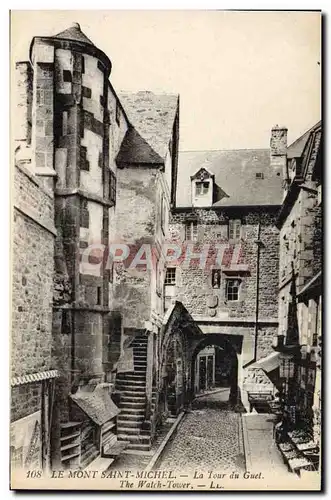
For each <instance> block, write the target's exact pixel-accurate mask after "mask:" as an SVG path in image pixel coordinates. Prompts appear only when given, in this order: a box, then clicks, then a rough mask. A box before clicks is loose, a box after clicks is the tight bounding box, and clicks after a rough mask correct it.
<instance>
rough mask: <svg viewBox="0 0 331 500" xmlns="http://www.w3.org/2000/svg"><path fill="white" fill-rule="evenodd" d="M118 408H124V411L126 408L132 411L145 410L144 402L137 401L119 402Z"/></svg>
mask: <svg viewBox="0 0 331 500" xmlns="http://www.w3.org/2000/svg"><path fill="white" fill-rule="evenodd" d="M119 407H120V408H125V409H126V410H127V409H128V408H131V409H132V410H134V409H143V408H145V401H142V402H140V401H137V402H132V401H130V402H129V401H123V402H122V401H120V404H119Z"/></svg>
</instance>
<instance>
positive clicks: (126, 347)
mask: <svg viewBox="0 0 331 500" xmlns="http://www.w3.org/2000/svg"><path fill="white" fill-rule="evenodd" d="M110 74H111V61H110V60H109V58H108V56H107V55H106V54H105V53H104V52H102V51H101V50H100V49H98V48H97V47H95V45H93V43H92V42H91V41H90V40H89V39H88V38H87V37H86V35H85V34H84V33H83V32H82V31H81V29H80V27H79V25H78V24H76V23H75V24H73V25H72V26H71V27H70V28H68V29H67V30H65V31H63V32H61V33H59V34H58V35H55V36H52V37H35V38H34V39H33V40H32V43H31V46H30V61H29V62H22V63H19V64H18V65H17V75H18V89H19V105H18V106H19V107H18V113H17V117H16V118H17V124H16V125H15V127H16V128H15V130H17V136H16V137H17V141H16V152H15V158H16V167H15V169H16V170H15V182H16V184H15V186H17V198H16V199H15V200H17V201H15V217H16V219H15V221H14V224H15V228H14V244H15V246H14V256H13V258H14V266H15V268H14V284H13V286H14V302H13V307H14V309H13V361H12V366H13V377H15V378H14V380H15V381H16V382H14V386H15V387H13V416H12V418H13V420H14V421H16V420H18V419H21V418H22V417H25V416H26V415H28V414H30V413H32V412H36V411H39V410H40V408H42V411H41V415H42V417H41V418H42V419H44V420H45V424H44V427H46V426H47V425H48V428H47V432H48V436H50V438H49V439H48V438H47V439H46V443H49V444H50V446H48V448H47V450H46V448H45V453H44V455H43V456H45V457H46V458H44V461H45V460H46V461H47V460H48V462H49V460H50V457H51V459H52V467H53V468H56V467H60V468H65V467H69V468H71V467H82V468H84V467H87V466H89V464H91V463H93V461H94V459H98V457H100V456H101V457H108V458H109V457H112V456H113V455H114V454H116V453H117V452H119V450H121V449H123V447H125V446H126V447H128V448H131V449H136V450H148V449H150V447H151V444H152V441H153V438H154V434H155V431H156V428H157V426H158V425H160V424H161V423H162V421H163V420H164V419H165V418H166V417H167V416H169V415H172V416H174V415H176V414H178V412H179V411H181V410H182V409H183V408H184V407H187V406H188V405H189V404H190V402H191V400H192V397H193V396H194V392H195V387H196V373H195V367H196V359H197V357H198V356H199V352H207V351H208V347H210V346H212V345H214V346H216V347H217V352H218V353H219V356H218V358H219V359H223V360H224V364H225V365H226V366H227V370H226V376H224V377H223V378H224V379H226V380H227V381H228V380H231V392H230V397H231V400H232V401H233V402H234V403H239V402H241V403H243V405H244V407H245V408H246V409H249V406H250V405H249V403H251V400H252V394H255V395H256V394H264V395H265V394H269V395H271V394H273V393H274V392H275V390H276V388H277V387H278V378H277V373H278V369H279V354H278V353H275V352H273V350H272V341H273V338H274V337H275V336H276V335H277V332H278V328H279V326H278V304H277V300H276V297H277V291H278V280H279V272H281V273H282V272H283V267H282V268H281V270H280V271H279V247H280V245H281V247H282V245H283V240H282V238H281V240H280V239H279V230H278V229H277V227H276V222H277V221H278V224H279V227H281V226H282V224H283V222H282V221H286V218H287V212H286V210H287V209H286V208H285V209H284V206H285V205H286V206H290V205H289V203H290V201H288V200H293V199H294V198H293V196H294V195H288V197H286V198H285V199H284V201H283V208H282V211H281V212H280V209H281V205H282V200H283V198H282V196H283V190H282V183H283V180H284V179H287V178H288V172H289V167H288V158H290V156H289V154H290V149H291V148H290V149H287V131H286V129H284V128H280V127H274V128H273V129H272V132H271V140H270V149H258V150H232V151H199V152H181V153H179V96H178V95H166V94H162V95H156V94H154V93H152V92H147V91H143V92H137V93H135V94H128V93H118V94H117V93H116V92H115V90H114V88H113V87H112V85H111V82H110V79H109V78H110ZM301 153H302V152H301ZM301 153H300V155H301ZM293 158H294V157H293ZM295 158H296V157H295ZM293 161H294V160H293ZM291 168H292V167H291ZM314 172H315V171H314ZM317 175H318V174H317V170H316V173H314V176H317ZM316 178H317V177H316ZM314 182H315V183H316V181H315V180H314ZM290 185H291V183H288V186H290ZM293 185H295V186H296V185H297V184H296V183H295V182H293ZM293 189H297V188H296V187H295V188H293ZM300 189H301V188H300ZM302 190H303V192H305V193H306V191H307V190H306V191H305V190H304V189H303V188H302ZM290 191H291V188H289V192H290ZM295 192H296V191H295ZM307 192H309V193H310V191H309V189H308V191H307ZM302 196H306V195H302ZM306 197H307V199H308V198H309V196H308V195H307V196H306ZM309 199H310V198H309ZM291 202H292V201H291ZM309 203H310V202H309ZM310 208H312V207H310ZM32 209H33V210H32ZM279 212H280V213H281V215H280V216H279ZM311 215H312V214H310V216H311ZM307 216H308V214H307ZM307 221H308V219H307ZM286 231H287V230H286ZM286 234H287V232H286ZM316 234H317V229H316ZM22 235H23V237H22ZM280 241H281V244H280ZM284 241H285V240H284ZM36 242H39V243H40V245H39V246H38V244H37V243H36ZM22 245H24V246H26V248H27V251H26V249H25V248H23V247H22ZM36 247H38V248H36ZM291 248H292V247H291ZM41 249H42V250H41ZM316 249H317V246H316ZM304 250H305V252H308V253H309V251H310V249H309V248H305V249H304ZM39 251H40V253H39ZM282 251H283V250H281V252H282ZM308 253H307V254H305V255H307V259H308ZM309 255H310V254H309ZM282 258H283V257H282ZM284 258H285V257H284ZM309 259H311V256H310V257H309ZM28 264H29V265H28ZM315 271H316V272H317V271H318V269H316V270H314V272H315ZM304 276H306V275H304ZM309 276H310V275H309ZM311 278H312V276H311ZM317 279H318V278H317ZM29 283H30V284H31V293H33V297H34V299H35V300H31V299H30V289H29ZM307 283H308V280H305V281H304V282H303V281H300V283H299V282H298V283H297V286H303V285H306V284H307ZM312 283H314V282H312ZM316 283H317V282H316ZM312 287H313V285H311V286H309V287H308V288H307V289H300V290H301V292H302V293H301V295H300V294H299V296H300V297H301V299H300V301H301V302H300V303H301V304H302V305H301V306H300V307H301V308H302V311H305V309H304V305H305V304H306V303H307V300H308V305H309V307H312V304H313V302H311V295H309V294H311V291H312V289H313V288H312ZM286 293H287V292H286ZM314 293H315V292H314ZM287 296H288V294H287V295H286V297H287ZM284 300H287V298H286V299H284ZM28 311H29V312H31V311H32V313H33V314H30V317H29V318H27V317H26V314H27V312H28ZM282 314H283V313H282ZM282 314H281V315H280V316H279V318H280V319H279V320H280V325H281V326H280V328H283V329H284V328H285V326H284V321H283V319H282ZM302 314H306V313H304V312H303V313H302ZM29 322H30V323H29ZM26 324H28V325H30V324H31V328H30V327H29V328H26ZM281 331H282V330H281ZM39 332H41V333H42V339H43V341H42V342H40V339H39V335H40V334H39ZM22 349H24V350H26V352H27V353H28V354H30V353H31V355H28V356H26V359H25V361H24V363H23V362H22V361H21V359H20V358H21V357H22V356H21V354H22ZM204 349H207V351H203V350H204ZM218 358H217V359H218ZM215 359H216V355H215ZM216 368H217V367H215V377H216V372H217V369H216ZM32 373H36V374H37V379H36V378H32V379H31V377H30V374H32ZM22 377H23V378H22ZM24 377H27V378H24ZM53 378H56V382H49V380H53ZM46 380H47V381H48V382H45V381H46ZM40 391H42V392H40ZM48 392H51V393H52V397H48V395H47V394H48ZM43 395H46V396H45V397H44V396H43ZM250 397H251V400H250ZM44 400H45V402H43V401H44ZM23 401H24V405H23V404H22V402H23ZM47 405H48V406H49V407H50V410H47ZM45 408H46V410H45ZM45 412H46V413H47V412H48V413H49V414H48V417H46V416H45V415H46V413H45ZM115 443H116V446H117V448H116V449H117V452H116V453H115V452H114V446H115ZM42 446H45V445H43V444H42ZM121 447H122V448H121ZM50 448H51V449H50ZM111 450H112V451H111ZM111 453H112V454H113V455H112V454H111ZM107 464H108V465H109V462H106V464H104V465H105V466H107ZM100 467H101V468H102V467H103V465H102V464H101V463H98V468H100Z"/></svg>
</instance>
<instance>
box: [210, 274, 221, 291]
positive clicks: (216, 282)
mask: <svg viewBox="0 0 331 500" xmlns="http://www.w3.org/2000/svg"><path fill="white" fill-rule="evenodd" d="M211 284H212V287H213V288H221V270H220V269H213V270H212V273H211Z"/></svg>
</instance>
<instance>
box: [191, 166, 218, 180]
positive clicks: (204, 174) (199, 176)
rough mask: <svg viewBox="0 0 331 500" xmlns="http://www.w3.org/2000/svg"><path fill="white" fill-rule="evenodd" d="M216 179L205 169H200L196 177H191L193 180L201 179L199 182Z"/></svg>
mask: <svg viewBox="0 0 331 500" xmlns="http://www.w3.org/2000/svg"><path fill="white" fill-rule="evenodd" d="M213 177H215V176H214V174H211V173H210V172H208V170H206V169H205V168H200V169H199V170H198V171H197V172H196V173H195V174H194V175H191V179H192V180H193V179H199V181H204V180H205V179H210V178H213Z"/></svg>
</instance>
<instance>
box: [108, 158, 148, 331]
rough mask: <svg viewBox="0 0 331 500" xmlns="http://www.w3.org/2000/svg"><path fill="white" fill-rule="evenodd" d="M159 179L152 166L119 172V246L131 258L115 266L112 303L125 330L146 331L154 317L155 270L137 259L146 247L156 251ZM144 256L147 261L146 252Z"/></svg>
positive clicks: (125, 169)
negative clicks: (137, 263) (152, 286)
mask: <svg viewBox="0 0 331 500" xmlns="http://www.w3.org/2000/svg"><path fill="white" fill-rule="evenodd" d="M156 178H157V171H156V169H152V168H148V167H131V168H130V167H125V168H123V169H117V205H116V235H115V243H116V242H119V243H120V242H122V243H126V244H128V245H129V246H130V247H131V255H130V256H129V257H128V259H127V260H126V261H124V263H115V272H114V291H113V293H114V296H113V298H112V302H113V309H114V310H117V311H119V312H121V313H122V316H123V326H124V328H126V327H132V328H134V327H136V328H144V322H145V321H148V320H149V318H150V307H151V289H150V283H151V275H152V269H148V268H146V267H144V266H138V267H136V266H134V262H133V260H134V258H135V256H136V257H137V256H138V259H139V255H138V254H137V252H139V249H141V248H142V245H144V244H146V245H147V246H148V247H147V248H150V249H152V245H153V244H154V240H155V220H156V219H155V218H156V216H155V212H156V208H157V207H156ZM147 251H148V250H147ZM140 257H141V258H142V259H145V255H144V254H143V253H141V255H140ZM130 264H132V268H131V269H130V268H129V266H130Z"/></svg>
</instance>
